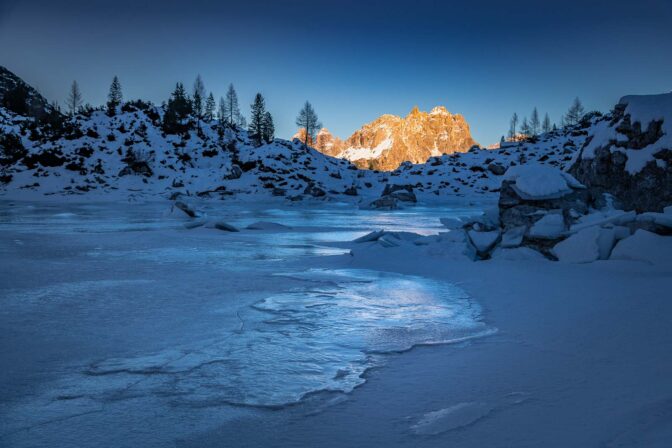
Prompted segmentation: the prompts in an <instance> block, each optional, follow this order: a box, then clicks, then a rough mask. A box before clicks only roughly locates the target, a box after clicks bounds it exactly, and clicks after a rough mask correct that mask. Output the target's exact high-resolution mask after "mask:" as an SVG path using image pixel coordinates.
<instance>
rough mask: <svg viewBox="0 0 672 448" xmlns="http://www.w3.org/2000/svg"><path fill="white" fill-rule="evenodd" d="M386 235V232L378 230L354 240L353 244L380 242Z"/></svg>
mask: <svg viewBox="0 0 672 448" xmlns="http://www.w3.org/2000/svg"><path fill="white" fill-rule="evenodd" d="M384 234H385V231H384V230H378V231H375V232H371V233H367V234H366V235H364V236H360V237H359V238H357V239H355V240H353V243H368V242H371V241H378V239H379V238H380V237H381V236H383V235H384Z"/></svg>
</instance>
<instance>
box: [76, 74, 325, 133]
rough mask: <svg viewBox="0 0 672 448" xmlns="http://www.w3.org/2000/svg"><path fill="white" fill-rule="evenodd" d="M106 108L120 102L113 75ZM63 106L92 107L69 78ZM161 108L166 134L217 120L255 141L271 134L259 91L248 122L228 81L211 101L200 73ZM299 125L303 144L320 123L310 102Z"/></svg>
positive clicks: (179, 85)
mask: <svg viewBox="0 0 672 448" xmlns="http://www.w3.org/2000/svg"><path fill="white" fill-rule="evenodd" d="M107 98H108V100H107V104H106V110H107V114H108V115H110V116H114V115H115V114H117V113H118V112H119V108H120V107H121V106H123V95H122V89H121V83H120V81H119V78H118V77H117V76H115V77H114V78H113V79H112V84H111V85H110V90H109V93H108V96H107ZM67 106H68V111H69V114H70V116H72V117H74V116H75V115H76V114H77V113H88V112H90V111H92V110H93V109H92V108H91V107H90V106H88V105H86V106H82V94H81V91H80V89H79V85H78V84H77V81H73V83H72V86H71V88H70V92H69V94H68V98H67ZM161 108H162V109H163V112H164V113H163V119H162V128H163V131H164V132H166V133H168V134H179V133H185V132H188V131H189V130H192V129H196V130H197V131H198V132H199V133H200V132H201V124H202V123H212V122H213V121H217V123H218V126H219V129H220V130H222V131H223V130H224V129H226V128H229V129H245V128H247V130H248V132H249V136H250V138H252V139H253V140H254V141H255V142H256V143H257V144H259V145H260V144H262V143H264V142H265V143H270V142H272V141H273V139H274V138H275V125H274V122H273V116H272V115H271V113H270V112H269V111H268V110H266V100H265V99H264V97H263V95H262V94H261V93H257V94H256V95H255V96H254V100H253V101H252V104H251V105H250V115H249V118H250V122H249V125H248V123H247V120H246V118H245V116H244V115H243V114H242V113H241V111H240V106H239V103H238V94H237V93H236V90H235V88H234V86H233V84H229V87H228V90H227V92H226V95H225V96H224V97H220V98H219V102H218V103H217V102H216V101H215V97H214V95H213V93H212V92H210V93H206V89H205V84H204V83H203V79H202V78H201V76H200V75H198V76H197V77H196V80H195V81H194V85H193V88H192V91H191V94H189V93H188V92H187V90H186V88H185V87H184V84H182V83H181V82H178V83H177V84H176V85H175V89H174V90H173V92H172V93H171V95H170V98H169V99H168V101H166V102H164V103H162V105H161ZM296 124H297V126H299V128H305V129H306V140H305V141H304V144H306V145H307V143H308V139H309V138H315V135H316V134H317V131H318V130H319V128H320V127H321V123H320V122H319V120H318V118H317V113H315V110H314V109H313V107H312V105H311V104H310V103H309V102H307V101H306V103H305V104H304V106H303V108H302V109H301V111H300V112H299V115H298V117H297V119H296Z"/></svg>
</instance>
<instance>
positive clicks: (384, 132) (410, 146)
mask: <svg viewBox="0 0 672 448" xmlns="http://www.w3.org/2000/svg"><path fill="white" fill-rule="evenodd" d="M297 135H299V134H297ZM304 135H305V134H304ZM475 143H476V142H474V140H473V139H472V138H471V133H470V131H469V125H468V124H467V122H466V121H465V120H464V117H462V116H461V115H459V114H451V113H450V112H448V109H446V108H445V107H444V106H436V107H434V108H433V109H432V110H431V112H429V113H427V112H423V111H421V110H420V109H419V108H418V107H417V106H416V107H414V108H413V109H412V110H411V112H410V113H409V114H408V115H407V116H406V117H405V118H402V117H399V116H396V115H390V114H385V115H381V116H380V117H378V118H377V119H375V120H374V121H372V122H370V123H367V124H365V125H364V126H362V127H361V128H360V129H359V130H357V131H355V132H354V133H353V134H352V135H351V136H350V137H349V138H348V139H347V140H345V141H343V140H341V139H339V138H337V137H334V136H332V135H331V133H329V131H327V130H326V129H321V130H320V132H319V133H318V135H317V138H316V139H315V142H314V145H313V146H314V147H315V149H317V150H318V151H320V152H322V153H324V154H327V155H330V156H335V157H341V158H344V159H348V160H350V161H352V162H354V163H355V164H356V165H358V166H360V167H363V168H374V169H379V170H386V171H387V170H394V169H395V168H397V167H398V166H399V165H400V164H401V163H403V162H405V161H410V162H412V163H423V162H425V161H427V159H428V158H430V157H433V156H439V155H441V154H451V153H454V152H464V151H466V150H468V149H469V148H470V147H471V146H473V145H474V144H475Z"/></svg>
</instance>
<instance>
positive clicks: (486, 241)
mask: <svg viewBox="0 0 672 448" xmlns="http://www.w3.org/2000/svg"><path fill="white" fill-rule="evenodd" d="M467 236H468V237H469V241H470V242H471V244H472V245H473V246H474V248H475V249H476V252H477V254H478V255H479V256H484V255H486V254H487V253H488V252H489V251H490V250H491V249H492V248H493V247H495V244H497V242H498V241H499V237H500V233H499V230H493V231H490V232H477V231H475V230H469V231H467Z"/></svg>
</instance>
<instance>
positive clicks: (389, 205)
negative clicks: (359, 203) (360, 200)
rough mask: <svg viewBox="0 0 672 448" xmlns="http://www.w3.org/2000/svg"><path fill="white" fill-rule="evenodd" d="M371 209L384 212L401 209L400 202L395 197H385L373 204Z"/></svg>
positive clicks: (370, 205)
mask: <svg viewBox="0 0 672 448" xmlns="http://www.w3.org/2000/svg"><path fill="white" fill-rule="evenodd" d="M369 207H370V208H375V209H382V210H396V209H398V208H399V201H398V200H397V198H395V197H393V196H383V197H382V198H379V199H376V200H375V201H373V202H371V203H370V204H369Z"/></svg>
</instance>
